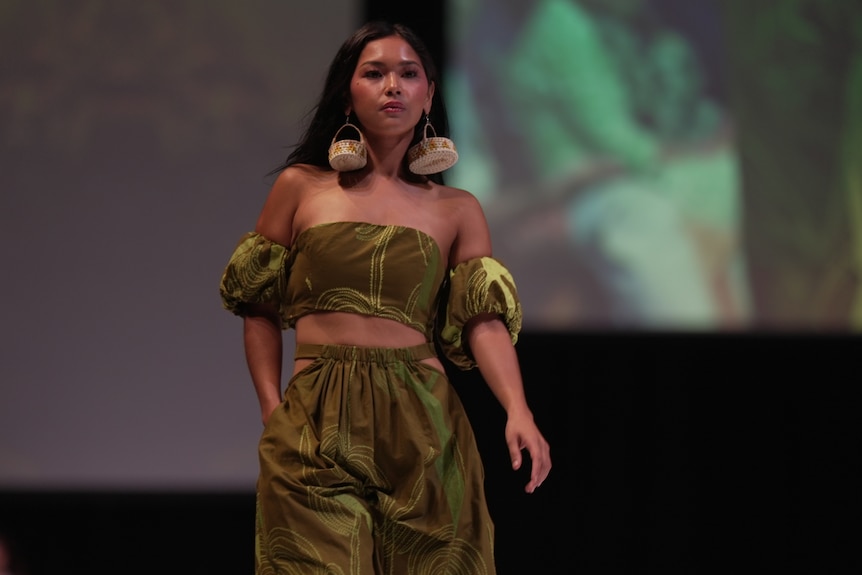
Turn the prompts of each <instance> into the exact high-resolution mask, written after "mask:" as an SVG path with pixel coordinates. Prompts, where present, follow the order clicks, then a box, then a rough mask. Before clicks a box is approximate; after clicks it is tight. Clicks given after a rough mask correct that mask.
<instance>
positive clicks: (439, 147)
mask: <svg viewBox="0 0 862 575" xmlns="http://www.w3.org/2000/svg"><path fill="white" fill-rule="evenodd" d="M428 130H431V133H432V134H433V135H432V137H430V138H429V137H428ZM457 161H458V151H457V150H456V149H455V143H454V142H453V141H452V140H450V139H449V138H444V137H442V136H438V135H437V132H436V131H435V130H434V126H432V125H431V119H430V118H429V117H428V114H425V128H424V129H423V134H422V141H420V142H419V143H418V144H416V145H414V146H413V147H412V148H410V149H409V150H407V162H408V163H407V167H408V168H409V169H410V171H411V172H413V173H414V174H420V175H423V176H425V175H428V174H436V173H438V172H442V171H444V170H448V169H449V168H451V167H452V166H454V165H455V162H457Z"/></svg>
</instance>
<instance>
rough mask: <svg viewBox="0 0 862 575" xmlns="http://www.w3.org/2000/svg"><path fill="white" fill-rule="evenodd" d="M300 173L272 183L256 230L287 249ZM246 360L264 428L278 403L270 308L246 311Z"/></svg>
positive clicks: (277, 332) (278, 367)
mask: <svg viewBox="0 0 862 575" xmlns="http://www.w3.org/2000/svg"><path fill="white" fill-rule="evenodd" d="M301 177H302V174H301V172H300V170H298V169H296V168H288V169H286V170H284V171H283V172H282V173H281V174H280V175H279V176H278V178H277V179H276V181H275V182H274V183H273V186H272V188H271V189H270V192H269V196H268V197H267V199H266V202H265V203H264V206H263V209H262V210H261V213H260V216H259V217H258V220H257V225H256V226H255V230H254V231H256V232H257V233H259V234H260V235H262V236H264V237H265V238H267V239H268V240H271V241H273V242H276V243H278V244H281V245H282V246H285V247H289V246H290V245H291V243H292V241H293V240H292V234H293V216H294V214H295V213H296V207H297V205H298V201H299V200H298V198H299V196H300V193H299V190H301ZM243 344H244V347H245V358H246V363H247V365H248V369H249V373H250V374H251V379H252V382H253V383H254V389H255V392H256V393H257V398H258V402H259V403H260V415H261V419H262V421H263V424H264V425H266V422H267V421H268V420H269V416H270V414H272V412H273V410H274V409H275V408H276V406H278V404H279V403H281V396H282V392H281V371H282V354H283V347H282V325H281V316H280V314H279V311H278V308H277V307H276V306H275V305H270V304H255V305H248V306H247V307H246V313H245V315H244V318H243Z"/></svg>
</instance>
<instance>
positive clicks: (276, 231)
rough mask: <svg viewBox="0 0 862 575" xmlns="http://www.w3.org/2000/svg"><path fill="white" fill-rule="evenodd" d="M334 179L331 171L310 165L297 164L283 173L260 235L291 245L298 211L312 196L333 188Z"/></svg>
mask: <svg viewBox="0 0 862 575" xmlns="http://www.w3.org/2000/svg"><path fill="white" fill-rule="evenodd" d="M332 178H333V175H332V172H331V171H329V170H324V169H323V168H319V167H317V166H310V165H306V164H295V165H292V166H289V167H287V168H285V169H284V170H282V171H281V172H280V173H279V174H278V176H277V177H276V178H275V181H274V182H273V184H272V187H271V188H270V191H269V195H268V196H267V199H266V202H265V203H264V206H263V209H262V210H261V212H260V216H259V217H258V221H257V226H256V228H255V229H256V231H258V232H259V233H261V234H263V235H264V236H266V237H268V238H270V239H272V240H273V241H276V242H279V243H281V244H283V245H290V244H291V243H292V242H293V237H294V229H293V228H294V226H293V222H294V217H295V215H296V211H297V209H298V208H299V206H300V205H302V203H303V201H304V200H305V198H307V197H308V196H309V195H313V194H314V193H315V192H316V191H318V190H320V189H321V188H323V187H325V186H327V185H331V182H332Z"/></svg>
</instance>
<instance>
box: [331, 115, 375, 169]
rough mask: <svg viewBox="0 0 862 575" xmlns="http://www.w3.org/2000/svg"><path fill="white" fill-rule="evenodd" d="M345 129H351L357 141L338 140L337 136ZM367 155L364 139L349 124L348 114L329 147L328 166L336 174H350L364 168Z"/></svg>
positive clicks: (354, 127) (357, 130) (360, 133)
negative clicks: (355, 134)
mask: <svg viewBox="0 0 862 575" xmlns="http://www.w3.org/2000/svg"><path fill="white" fill-rule="evenodd" d="M345 128H353V129H354V130H355V131H356V133H357V134H358V135H359V139H358V140H350V139H344V140H339V139H338V135H339V134H340V133H341V131H342V130H344V129H345ZM367 161H368V154H367V151H366V149H365V137H364V136H363V135H362V132H361V131H360V130H359V128H357V127H356V126H354V125H353V124H351V123H350V114H348V115H347V119H346V120H344V125H343V126H341V127H340V128H338V131H337V132H335V135H334V136H333V137H332V143H331V144H330V146H329V165H330V166H332V169H333V170H335V171H337V172H352V171H354V170H359V169H362V168H364V167H365V163H366V162H367Z"/></svg>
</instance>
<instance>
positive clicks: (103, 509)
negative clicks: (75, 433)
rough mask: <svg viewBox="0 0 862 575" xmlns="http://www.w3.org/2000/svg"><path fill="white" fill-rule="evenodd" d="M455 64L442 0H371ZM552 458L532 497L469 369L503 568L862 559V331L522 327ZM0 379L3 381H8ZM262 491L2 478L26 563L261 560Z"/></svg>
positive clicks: (466, 380) (768, 567)
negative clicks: (861, 468) (65, 484)
mask: <svg viewBox="0 0 862 575" xmlns="http://www.w3.org/2000/svg"><path fill="white" fill-rule="evenodd" d="M364 10H365V14H364V15H365V16H366V17H377V16H386V17H389V18H393V19H401V20H404V21H406V22H407V23H408V24H411V25H412V26H413V27H414V28H416V29H417V30H418V31H419V32H420V33H421V34H422V35H423V36H425V37H426V38H427V39H428V40H429V44H430V45H431V48H432V50H433V51H434V52H435V54H436V55H437V59H438V61H440V62H445V53H444V40H443V37H442V22H443V19H444V15H443V14H442V7H440V6H438V5H436V4H435V3H430V4H426V5H423V6H422V7H421V9H420V10H419V12H420V13H419V14H415V13H414V10H415V9H407V8H405V7H404V4H403V3H396V2H380V1H376V2H368V3H367V4H366V6H365V8H364ZM518 352H519V356H520V358H521V363H522V369H523V373H524V379H525V382H526V384H527V393H528V400H529V402H530V404H531V406H532V407H533V409H534V412H535V416H536V419H537V421H538V423H539V425H540V427H541V428H542V429H543V430H544V431H545V433H546V435H547V438H548V440H549V441H550V443H551V446H552V455H553V457H554V469H553V471H552V473H551V475H550V477H549V479H548V480H547V482H546V483H545V484H544V485H543V486H542V487H541V488H540V489H539V490H538V491H537V492H536V493H535V494H532V495H526V494H524V493H523V485H524V484H525V483H526V479H525V477H524V472H523V471H522V472H512V471H511V470H510V469H509V466H508V461H507V454H506V452H505V446H504V444H503V440H502V429H503V424H504V417H503V414H502V412H501V410H500V409H499V407H498V406H497V404H496V402H495V401H494V399H493V397H492V396H491V395H490V392H488V390H487V389H486V388H485V387H484V385H483V384H482V382H481V381H480V380H479V379H478V375H477V373H476V372H467V373H458V372H452V377H453V382H454V384H455V385H456V387H457V389H458V391H459V393H460V394H461V396H462V398H463V399H464V402H465V404H466V407H467V409H468V411H469V413H470V416H471V418H472V420H473V422H474V427H475V428H476V433H477V438H478V441H479V445H480V449H481V451H482V454H483V458H484V460H485V465H486V475H487V488H488V497H489V503H490V505H491V511H492V515H493V516H494V518H495V521H496V526H497V537H498V543H497V554H498V558H499V567H498V572H499V573H501V574H509V573H513V574H514V573H541V572H567V573H568V572H573V573H632V572H643V571H646V570H654V571H657V572H665V573H668V572H674V573H711V572H729V571H737V570H742V569H743V568H745V569H747V570H751V571H768V572H800V573H802V572H806V573H811V572H817V573H850V572H858V569H859V559H858V553H851V551H852V547H851V546H852V545H853V543H855V542H856V539H858V537H855V536H854V535H853V532H852V531H850V530H848V525H849V524H850V523H851V522H853V523H854V524H855V523H856V522H857V521H858V517H859V515H858V509H857V504H858V495H857V493H858V482H856V480H855V475H854V474H855V472H856V469H857V460H858V454H859V447H860V445H859V435H858V432H857V430H856V427H857V425H856V418H857V414H858V408H857V405H856V404H855V403H854V402H853V401H852V398H853V395H852V394H851V388H852V387H854V386H855V385H856V384H857V382H858V373H857V367H856V366H857V364H858V361H857V358H858V357H859V340H858V338H856V337H854V336H848V335H833V334H828V333H818V334H811V333H807V334H798V335H797V334H790V333H776V334H769V333H761V334H754V333H747V334H719V333H714V334H704V333H698V334H689V333H648V332H644V333H631V332H630V333H595V332H590V333H524V334H522V336H521V340H520V341H519V343H518ZM4 385H7V384H6V383H5V382H4ZM253 498H254V496H253V493H251V492H250V491H246V490H236V489H226V490H224V491H218V490H215V491H214V490H206V491H199V490H195V489H189V490H184V489H176V488H165V489H147V490H134V489H132V490H122V489H104V490H100V489H93V490H87V489H84V490H81V489H70V490H64V489H54V490H44V489H42V490H28V489H26V488H20V489H17V488H16V489H4V490H2V491H0V532H2V533H6V534H7V535H8V536H9V537H10V538H11V540H12V542H13V543H14V545H15V547H14V550H15V552H16V556H17V557H18V558H19V559H20V560H22V561H23V562H24V565H25V566H26V571H24V572H26V573H30V574H31V575H39V574H54V573H61V572H68V573H78V572H80V573H111V574H115V573H124V574H130V573H153V572H158V573H180V572H188V573H250V572H251V569H252V567H251V566H252V556H253V550H254V549H253V544H254V543H253V523H254V509H253V503H254V502H253Z"/></svg>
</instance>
